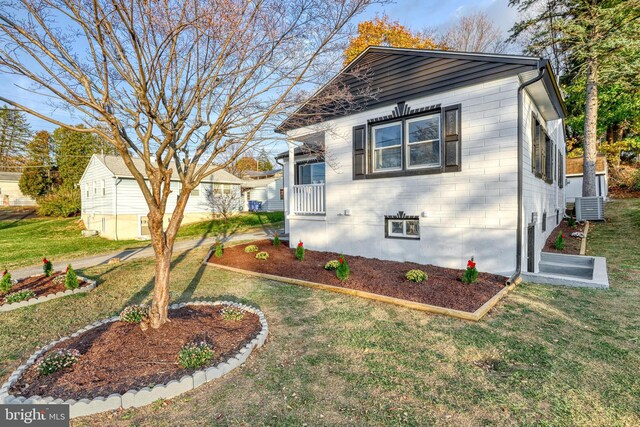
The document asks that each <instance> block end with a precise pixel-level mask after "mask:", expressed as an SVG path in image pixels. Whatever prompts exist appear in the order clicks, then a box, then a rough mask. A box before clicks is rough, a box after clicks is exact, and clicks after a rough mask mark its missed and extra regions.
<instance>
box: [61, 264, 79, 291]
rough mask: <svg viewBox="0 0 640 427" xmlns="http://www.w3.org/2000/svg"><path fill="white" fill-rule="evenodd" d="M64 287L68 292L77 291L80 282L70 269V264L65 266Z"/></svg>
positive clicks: (71, 268)
mask: <svg viewBox="0 0 640 427" xmlns="http://www.w3.org/2000/svg"><path fill="white" fill-rule="evenodd" d="M64 287H65V288H67V289H69V290H74V289H78V288H79V287H80V282H79V281H78V275H77V274H76V272H75V271H74V270H73V267H71V264H69V265H67V272H66V274H65V276H64Z"/></svg>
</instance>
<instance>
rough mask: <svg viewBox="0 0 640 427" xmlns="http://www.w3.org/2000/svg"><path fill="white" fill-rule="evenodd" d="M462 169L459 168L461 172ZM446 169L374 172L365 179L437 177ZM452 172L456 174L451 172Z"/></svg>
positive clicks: (365, 176)
mask: <svg viewBox="0 0 640 427" xmlns="http://www.w3.org/2000/svg"><path fill="white" fill-rule="evenodd" d="M460 170H461V168H457V171H458V172H459V171H460ZM444 172H445V169H444V168H443V167H435V168H433V167H431V168H413V169H404V170H398V171H393V172H372V173H368V174H366V175H364V177H363V179H377V178H396V177H401V176H414V175H435V174H440V173H444ZM451 172H454V171H453V170H451Z"/></svg>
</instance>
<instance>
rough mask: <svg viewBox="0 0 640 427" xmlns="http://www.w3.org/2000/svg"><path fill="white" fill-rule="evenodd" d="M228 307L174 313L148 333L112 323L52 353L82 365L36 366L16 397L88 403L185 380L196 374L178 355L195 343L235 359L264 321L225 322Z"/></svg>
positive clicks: (23, 378)
mask: <svg viewBox="0 0 640 427" xmlns="http://www.w3.org/2000/svg"><path fill="white" fill-rule="evenodd" d="M223 307H224V305H216V306H206V305H205V306H186V307H183V308H180V309H176V310H170V311H169V319H170V322H168V323H166V324H164V325H162V326H161V327H160V328H159V329H147V330H146V331H143V330H142V329H141V328H140V325H139V324H132V323H125V322H120V321H116V322H111V323H107V324H105V325H101V326H99V327H97V328H94V329H91V330H89V331H87V332H85V333H83V334H81V335H79V336H77V337H75V338H70V339H69V340H66V341H63V342H61V343H59V344H57V345H56V346H55V347H53V348H52V349H51V350H49V352H52V351H56V350H60V349H66V350H71V349H76V350H78V351H79V352H80V354H81V356H80V359H79V360H78V361H77V362H76V363H75V364H74V365H73V366H71V367H69V368H66V369H64V370H62V371H58V372H55V373H53V374H50V375H46V376H42V375H40V374H39V373H38V370H37V368H36V367H35V364H34V365H32V366H30V367H29V368H27V370H26V371H25V372H24V373H23V375H22V376H21V377H20V378H19V379H18V381H17V382H16V383H15V384H14V385H13V386H12V387H11V390H10V393H11V394H13V395H20V396H25V397H30V396H35V395H37V396H52V397H55V398H60V399H65V400H66V399H76V400H78V399H82V398H94V397H98V396H108V395H110V394H112V393H120V394H124V393H126V392H127V391H129V390H131V389H141V388H143V387H152V386H155V385H158V384H166V383H168V382H169V381H171V380H179V379H180V378H181V377H182V376H183V375H187V374H190V373H192V372H194V371H193V370H187V369H183V368H182V367H181V366H180V365H178V362H177V361H178V353H179V351H180V349H181V348H182V347H183V346H184V345H185V344H187V343H189V342H194V341H202V340H204V339H206V340H207V342H209V343H213V346H212V347H213V350H214V352H215V360H214V361H212V362H211V365H215V364H217V363H219V362H221V361H225V360H227V359H229V357H231V356H233V355H234V354H236V353H237V352H238V351H239V350H240V348H242V347H243V346H244V345H245V344H246V343H248V342H249V341H251V340H252V339H253V338H255V337H256V336H257V335H258V333H259V332H260V330H261V327H262V326H261V324H260V319H259V318H258V316H257V315H256V314H254V313H249V312H244V313H245V314H244V317H243V318H242V320H239V321H234V320H229V321H225V320H224V319H223V318H222V316H221V315H220V310H221V309H222V308H223Z"/></svg>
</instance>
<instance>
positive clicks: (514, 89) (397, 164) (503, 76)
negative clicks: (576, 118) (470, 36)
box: [278, 47, 566, 276]
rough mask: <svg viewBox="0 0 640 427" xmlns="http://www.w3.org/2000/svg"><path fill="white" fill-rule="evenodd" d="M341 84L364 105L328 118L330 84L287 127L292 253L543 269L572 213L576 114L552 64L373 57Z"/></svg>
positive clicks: (368, 53)
mask: <svg viewBox="0 0 640 427" xmlns="http://www.w3.org/2000/svg"><path fill="white" fill-rule="evenodd" d="M357 68H359V69H361V70H362V69H364V70H365V71H364V74H366V75H367V80H366V81H362V80H359V79H358V78H357V77H354V76H353V74H352V73H349V71H351V70H352V69H357ZM360 74H363V73H362V72H361V73H360ZM333 81H334V82H338V83H339V84H341V85H344V86H345V87H346V88H347V89H349V90H351V93H352V94H353V95H354V99H352V100H351V101H350V102H349V103H343V105H349V106H350V107H353V106H354V105H355V108H351V109H349V110H344V111H342V112H340V111H339V109H340V107H341V106H340V105H336V106H329V107H328V108H324V107H322V108H320V110H321V111H332V112H334V113H333V114H332V115H331V116H327V115H326V114H325V115H322V114H319V113H317V111H316V110H314V106H317V105H318V104H319V101H317V98H321V97H322V96H323V91H324V90H331V87H332V85H327V86H325V87H324V88H322V89H320V90H319V91H318V92H317V93H316V94H315V95H314V96H313V97H312V98H311V100H310V101H309V102H308V103H307V104H305V105H303V106H302V107H301V108H300V109H299V110H298V111H297V112H295V113H294V114H293V115H292V116H290V117H289V118H288V119H287V120H285V122H283V123H282V124H281V125H280V126H279V128H278V131H279V132H282V133H285V134H286V135H287V136H288V138H289V140H290V144H289V151H288V152H287V153H283V154H281V155H280V156H278V158H279V159H283V160H284V162H285V166H284V169H285V211H286V220H285V228H286V230H285V231H286V232H287V233H289V235H290V245H292V246H295V245H296V244H297V243H298V241H299V240H301V241H303V242H304V244H305V247H307V248H309V249H316V250H321V251H334V252H341V253H345V254H347V255H361V256H365V257H373V258H380V259H390V260H398V261H414V262H420V263H427V264H434V265H439V266H444V267H452V268H464V267H465V266H466V263H467V260H468V259H469V258H471V257H475V260H476V262H477V265H478V268H479V270H481V271H488V272H493V273H499V274H504V275H507V276H510V275H512V274H514V273H516V272H519V271H520V270H522V271H525V270H526V271H538V262H539V260H540V252H541V250H542V248H543V246H544V243H545V240H546V239H547V237H548V236H549V234H550V233H551V231H552V230H553V228H554V227H555V226H556V225H557V224H558V222H559V221H560V220H561V219H562V214H563V212H564V209H565V194H564V193H565V191H564V188H563V187H564V185H563V184H564V164H565V162H564V157H565V151H566V150H565V136H564V132H563V130H564V129H563V128H564V125H563V118H564V115H565V107H564V103H563V101H562V98H561V94H560V90H559V88H558V86H557V84H556V80H555V77H554V76H553V72H552V70H551V67H550V65H549V63H548V61H546V60H544V59H541V58H534V57H527V56H515V55H496V54H475V53H473V54H472V53H459V52H445V51H429V50H418V49H401V48H389V47H369V48H367V49H366V50H365V51H364V52H363V53H362V54H360V55H359V56H358V57H357V58H356V59H355V60H354V61H353V62H351V63H350V64H349V65H348V66H347V67H346V68H345V69H344V70H343V71H342V72H341V73H340V74H338V75H337V76H336V77H335V78H334V80H333ZM367 82H369V83H368V84H369V85H370V89H372V90H371V91H369V92H372V93H373V94H374V96H373V97H369V96H361V94H363V93H365V92H366V91H363V90H362V89H363V87H364V86H365V85H366V84H367ZM316 101H317V102H316ZM305 120H306V122H304V121H305ZM301 122H304V123H305V125H304V126H302V125H301V124H300V123H301ZM301 147H303V148H302V149H301ZM304 147H322V149H321V150H317V149H315V151H316V152H320V153H321V154H316V155H310V154H308V153H309V152H310V151H313V150H307V149H306V148H304ZM292 158H294V159H295V160H294V161H291V159H292Z"/></svg>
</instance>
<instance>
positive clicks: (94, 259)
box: [11, 230, 273, 279]
mask: <svg viewBox="0 0 640 427" xmlns="http://www.w3.org/2000/svg"><path fill="white" fill-rule="evenodd" d="M272 235H273V232H272V231H265V230H254V231H250V232H247V233H238V234H233V235H231V236H227V237H225V238H222V239H220V240H221V241H222V242H223V243H227V242H234V241H238V240H258V239H265V238H268V237H271V236H272ZM216 240H217V238H215V237H206V238H200V239H192V240H178V241H176V243H175V245H174V247H173V253H174V255H175V254H178V253H180V252H184V251H187V250H191V249H195V248H200V247H210V246H213V244H214V243H215V242H216ZM153 255H154V254H153V248H152V247H151V245H150V244H149V245H147V246H144V247H141V248H135V249H128V250H124V251H113V252H108V253H104V254H98V255H90V256H86V257H82V258H72V259H66V260H60V259H57V258H55V259H53V258H52V261H53V263H54V266H56V270H64V268H66V266H67V264H71V265H72V266H73V268H74V269H75V270H81V269H83V268H88V267H93V266H95V265H100V264H107V263H108V262H109V260H110V259H112V258H119V259H120V261H121V262H122V261H131V260H134V259H140V258H149V257H152V256H153ZM36 274H42V265H34V266H32V267H23V268H19V269H15V270H11V275H12V276H13V277H14V278H16V279H20V278H22V277H27V276H32V275H36Z"/></svg>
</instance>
